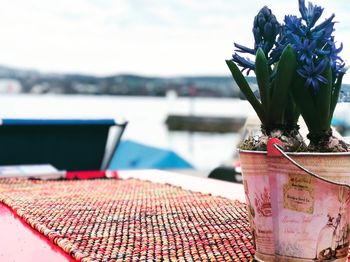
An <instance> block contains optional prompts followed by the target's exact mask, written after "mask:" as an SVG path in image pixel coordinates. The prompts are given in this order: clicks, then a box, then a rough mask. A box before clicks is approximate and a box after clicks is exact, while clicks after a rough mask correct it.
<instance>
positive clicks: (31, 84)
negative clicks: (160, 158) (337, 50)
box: [0, 66, 350, 101]
mask: <svg viewBox="0 0 350 262" xmlns="http://www.w3.org/2000/svg"><path fill="white" fill-rule="evenodd" d="M246 79H247V81H248V82H249V84H250V86H251V87H252V88H253V89H254V91H255V93H256V94H258V92H257V85H256V79H255V77H246ZM0 93H34V94H47V93H55V94H93V95H119V96H123V95H124V96H166V95H167V94H168V93H172V94H176V95H177V96H181V97H186V96H187V97H188V96H196V97H240V98H244V97H243V95H242V94H241V93H240V91H239V88H238V86H237V85H236V83H235V82H234V81H233V79H232V77H231V76H230V75H228V76H192V77H145V76H139V75H128V74H123V75H112V76H106V77H97V76H93V75H80V74H47V73H46V74H45V73H41V72H39V71H35V70H23V69H16V68H10V67H5V66H0ZM340 100H342V101H350V85H349V84H343V86H342V93H341V95H340Z"/></svg>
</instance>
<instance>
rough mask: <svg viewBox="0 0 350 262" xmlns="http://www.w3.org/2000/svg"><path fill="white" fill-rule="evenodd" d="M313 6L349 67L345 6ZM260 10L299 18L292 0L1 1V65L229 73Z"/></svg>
mask: <svg viewBox="0 0 350 262" xmlns="http://www.w3.org/2000/svg"><path fill="white" fill-rule="evenodd" d="M313 3H314V4H317V5H321V6H323V7H325V11H324V14H323V16H322V17H321V20H320V21H323V20H324V19H326V18H327V17H328V16H329V15H330V14H331V13H335V14H336V18H335V20H336V21H338V22H339V23H337V24H336V33H335V36H336V40H337V41H338V42H339V44H340V43H341V42H342V43H343V44H344V50H343V52H342V57H343V58H344V60H345V61H348V63H349V64H350V18H349V15H348V12H349V11H350V1H348V0H336V1H327V0H318V1H313ZM264 5H267V6H268V7H269V8H271V9H272V12H273V13H274V14H275V15H276V16H277V19H278V20H279V21H280V22H281V21H282V20H283V17H284V15H285V14H298V1H297V0H293V1H291V0H288V1H281V0H266V1H261V0H245V1H238V0H215V1H213V0H74V1H72V0H59V1H57V0H55V1H53V0H0V6H1V9H0V36H1V41H0V64H1V65H9V66H15V67H19V68H27V69H36V70H39V71H43V72H56V73H84V74H94V75H101V76H102V75H111V74H120V73H132V74H141V75H146V76H188V75H227V76H229V71H228V69H227V68H226V64H225V59H229V58H230V57H231V55H232V53H233V49H234V47H233V43H234V42H237V43H240V44H243V45H247V46H252V45H253V36H252V33H251V29H252V23H253V18H254V16H255V15H256V14H257V12H258V11H259V10H260V8H262V7H263V6H264ZM349 74H350V73H349ZM345 79H346V80H347V82H350V76H346V78H345Z"/></svg>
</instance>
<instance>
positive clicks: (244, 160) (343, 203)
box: [240, 151, 350, 261]
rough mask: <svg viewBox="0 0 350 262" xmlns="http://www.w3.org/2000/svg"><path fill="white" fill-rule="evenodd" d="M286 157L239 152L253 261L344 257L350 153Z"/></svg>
mask: <svg viewBox="0 0 350 262" xmlns="http://www.w3.org/2000/svg"><path fill="white" fill-rule="evenodd" d="M288 156H289V157H290V158H292V159H293V160H294V161H295V162H297V163H299V164H300V165H301V166H303V167H304V168H306V169H308V170H310V171H312V172H313V173H316V174H317V175H319V176H317V175H315V174H312V173H309V172H307V171H305V170H303V169H301V168H300V167H298V166H296V165H295V164H293V163H291V162H290V161H289V160H288V159H287V158H286V157H288ZM288 156H286V157H285V156H283V155H280V156H277V157H270V156H268V155H267V152H255V151H240V159H241V167H242V173H243V183H244V188H245V193H246V200H247V207H248V213H249V219H250V224H251V229H252V233H253V236H254V240H255V245H256V254H255V256H256V259H258V260H263V261H321V260H322V261H324V260H327V261H347V254H348V249H349V231H350V226H349V224H350V221H349V217H350V215H349V214H350V206H349V205H350V189H349V186H348V185H344V184H349V182H350V174H349V173H350V153H334V154H325V153H319V154H314V153H291V154H288ZM342 183H343V184H342Z"/></svg>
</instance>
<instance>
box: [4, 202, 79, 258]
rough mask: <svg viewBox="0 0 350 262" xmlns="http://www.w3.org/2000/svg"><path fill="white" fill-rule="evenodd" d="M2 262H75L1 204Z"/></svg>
mask: <svg viewBox="0 0 350 262" xmlns="http://www.w3.org/2000/svg"><path fill="white" fill-rule="evenodd" d="M0 234H1V237H0V247H1V248H0V261H1V262H14V261H16V262H17V261H21V262H22V261H26V262H38V261H50V262H56V261H57V262H58V261H60V262H65V261H74V260H73V259H71V258H70V257H69V256H68V255H67V254H66V253H65V252H63V251H62V250H61V249H60V248H59V247H57V246H55V245H54V244H53V243H51V242H50V241H49V240H47V239H46V238H45V237H44V236H42V235H41V234H39V233H38V232H36V231H34V230H33V229H32V228H31V227H29V226H28V225H27V224H26V223H25V222H23V221H22V220H21V219H20V218H19V217H17V215H15V214H14V213H13V212H12V211H11V210H10V209H9V208H8V207H7V206H5V205H4V204H2V203H0Z"/></svg>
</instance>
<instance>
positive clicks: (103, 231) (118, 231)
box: [0, 179, 254, 261]
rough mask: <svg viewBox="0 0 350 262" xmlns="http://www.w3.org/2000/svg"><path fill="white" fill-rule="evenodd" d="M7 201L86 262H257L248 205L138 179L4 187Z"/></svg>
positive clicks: (19, 182)
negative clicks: (254, 258)
mask: <svg viewBox="0 0 350 262" xmlns="http://www.w3.org/2000/svg"><path fill="white" fill-rule="evenodd" d="M0 201H1V202H3V203H4V204H6V205H8V206H9V207H10V208H11V209H12V210H13V211H14V212H16V213H17V214H18V215H19V216H20V217H21V218H23V219H24V220H25V221H26V222H27V223H28V224H29V225H30V226H31V227H33V228H34V229H35V230H37V231H39V232H40V233H41V234H43V235H45V236H46V237H47V238H49V239H50V240H51V241H52V242H53V243H54V244H55V245H58V246H60V247H61V248H62V249H63V250H64V251H65V252H67V253H68V254H70V255H71V256H72V257H73V258H75V259H76V260H78V261H249V260H251V258H252V256H253V253H254V250H253V244H252V237H251V235H250V233H249V225H248V220H247V215H246V209H245V205H244V204H242V203H240V202H238V201H231V200H228V199H226V198H222V197H214V196H211V195H208V194H202V193H198V192H191V191H188V190H184V189H182V188H180V187H175V186H171V185H166V184H159V183H152V182H148V181H141V180H135V179H129V180H119V179H97V180H82V181H77V180H76V181H65V180H61V181H40V180H26V179H0Z"/></svg>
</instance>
